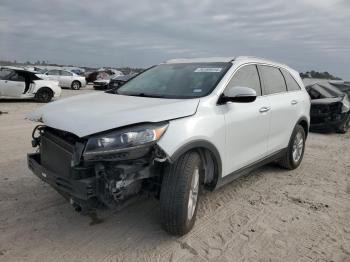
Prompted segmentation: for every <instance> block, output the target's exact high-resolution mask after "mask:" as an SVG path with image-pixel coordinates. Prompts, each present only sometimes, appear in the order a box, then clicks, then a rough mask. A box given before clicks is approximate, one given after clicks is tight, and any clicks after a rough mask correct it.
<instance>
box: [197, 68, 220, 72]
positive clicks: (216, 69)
mask: <svg viewBox="0 0 350 262" xmlns="http://www.w3.org/2000/svg"><path fill="white" fill-rule="evenodd" d="M221 70H222V68H221V67H198V68H197V69H196V70H194V72H195V73H219V72H221Z"/></svg>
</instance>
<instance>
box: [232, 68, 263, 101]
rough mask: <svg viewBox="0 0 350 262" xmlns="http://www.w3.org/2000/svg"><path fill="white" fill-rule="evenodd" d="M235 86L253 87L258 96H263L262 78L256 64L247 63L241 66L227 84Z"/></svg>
mask: <svg viewBox="0 0 350 262" xmlns="http://www.w3.org/2000/svg"><path fill="white" fill-rule="evenodd" d="M235 86H241V87H249V88H252V89H254V90H255V92H256V95H257V96H261V86H260V79H259V75H258V70H257V68H256V65H247V66H244V67H242V68H240V69H239V70H238V71H237V72H236V73H235V74H234V76H233V77H232V79H231V81H230V82H229V84H228V85H227V87H235Z"/></svg>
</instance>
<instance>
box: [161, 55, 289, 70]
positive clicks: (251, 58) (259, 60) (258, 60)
mask: <svg viewBox="0 0 350 262" xmlns="http://www.w3.org/2000/svg"><path fill="white" fill-rule="evenodd" d="M233 61H239V62H255V63H266V64H274V65H276V66H281V67H288V66H287V65H285V64H281V63H278V62H275V61H272V60H269V59H265V58H260V57H254V56H238V57H234V56H230V57H203V58H179V59H171V60H168V61H166V62H165V63H167V64H177V63H213V62H217V63H220V62H223V63H225V62H226V63H228V62H233ZM288 68H289V67H288Z"/></svg>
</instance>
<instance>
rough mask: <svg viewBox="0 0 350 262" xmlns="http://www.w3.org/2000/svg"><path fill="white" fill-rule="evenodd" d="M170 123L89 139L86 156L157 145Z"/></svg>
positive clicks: (129, 129)
mask: <svg viewBox="0 0 350 262" xmlns="http://www.w3.org/2000/svg"><path fill="white" fill-rule="evenodd" d="M167 127H168V123H164V122H162V123H158V124H144V125H139V126H134V127H130V128H126V129H120V130H116V131H114V132H110V133H106V134H103V135H99V136H94V137H91V138H89V140H88V142H87V144H86V148H85V151H84V156H92V155H104V154H113V153H118V152H123V151H126V150H130V149H133V148H139V147H147V146H150V145H152V144H154V143H156V142H157V141H158V140H159V139H160V138H161V137H162V136H163V134H164V133H165V131H166V129H167Z"/></svg>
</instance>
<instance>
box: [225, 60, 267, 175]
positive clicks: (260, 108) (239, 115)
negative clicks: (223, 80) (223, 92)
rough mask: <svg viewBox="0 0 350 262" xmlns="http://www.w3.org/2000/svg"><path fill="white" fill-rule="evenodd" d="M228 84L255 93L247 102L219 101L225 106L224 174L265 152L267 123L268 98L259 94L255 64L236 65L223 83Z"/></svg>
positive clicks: (257, 158)
mask: <svg viewBox="0 0 350 262" xmlns="http://www.w3.org/2000/svg"><path fill="white" fill-rule="evenodd" d="M231 86H233V87H235V86H241V87H249V88H252V89H254V90H255V91H256V93H257V99H256V100H255V101H254V102H251V103H227V104H225V105H222V106H224V107H226V108H225V109H224V110H225V111H226V113H225V121H226V154H225V160H226V163H227V165H226V166H227V167H228V170H225V171H226V172H225V173H226V174H230V173H232V172H234V171H237V170H239V169H241V168H243V167H246V166H249V165H250V164H253V163H254V162H257V161H258V160H261V159H262V158H264V157H265V156H266V155H267V145H268V137H269V125H270V101H269V99H268V97H266V96H261V94H262V91H261V84H260V79H259V75H258V70H257V67H256V65H254V64H251V65H245V66H243V67H241V68H240V69H238V71H236V73H235V74H234V76H233V77H232V79H231V81H230V82H229V84H228V86H227V87H231Z"/></svg>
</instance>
